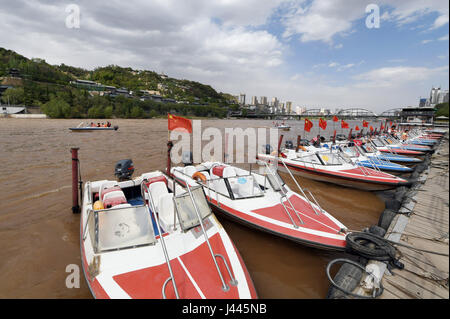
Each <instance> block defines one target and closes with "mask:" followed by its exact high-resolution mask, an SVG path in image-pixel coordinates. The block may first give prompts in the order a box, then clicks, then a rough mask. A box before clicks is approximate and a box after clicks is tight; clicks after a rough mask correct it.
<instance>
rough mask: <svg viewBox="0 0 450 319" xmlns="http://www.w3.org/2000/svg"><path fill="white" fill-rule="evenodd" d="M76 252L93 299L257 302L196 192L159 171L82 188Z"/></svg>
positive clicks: (199, 191)
mask: <svg viewBox="0 0 450 319" xmlns="http://www.w3.org/2000/svg"><path fill="white" fill-rule="evenodd" d="M83 189H84V192H83V203H82V212H81V223H80V246H81V256H82V265H83V270H84V274H85V277H86V281H87V283H88V285H89V288H90V290H91V292H92V294H93V296H94V297H95V298H120V299H126V298H137V299H144V298H145V299H159V298H164V299H166V298H183V299H200V298H201V299H205V298H214V299H218V298H227V299H230V298H231V299H235V298H246V299H248V298H256V297H257V295H256V291H255V287H254V285H253V283H252V280H251V278H250V275H249V273H248V271H247V268H246V266H245V264H244V262H243V260H242V258H241V256H240V255H239V252H238V251H237V249H236V248H235V246H234V244H233V242H232V240H231V239H230V237H229V236H228V234H227V233H226V232H225V229H224V228H223V227H222V226H221V224H220V223H219V222H218V221H217V219H216V217H215V216H214V214H213V213H212V212H211V210H210V208H209V206H208V202H207V200H206V198H205V194H204V192H203V189H202V188H201V187H198V186H197V187H194V186H193V187H191V188H187V189H186V188H182V187H180V186H179V185H176V184H175V183H174V182H173V180H172V179H171V178H170V177H168V176H167V175H165V174H163V173H162V172H159V171H155V172H151V173H146V174H142V175H141V176H139V177H137V178H135V179H133V180H131V179H130V180H125V181H120V182H117V181H108V180H100V181H94V182H87V183H85V185H84V188H83Z"/></svg>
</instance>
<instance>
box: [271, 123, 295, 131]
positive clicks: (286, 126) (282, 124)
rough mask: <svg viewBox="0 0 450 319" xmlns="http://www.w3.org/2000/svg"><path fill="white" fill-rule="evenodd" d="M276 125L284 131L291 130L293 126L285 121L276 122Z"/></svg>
mask: <svg viewBox="0 0 450 319" xmlns="http://www.w3.org/2000/svg"><path fill="white" fill-rule="evenodd" d="M274 126H275V128H277V129H279V130H283V131H289V130H290V129H291V127H290V126H289V125H287V124H286V123H284V122H283V123H281V124H279V123H275V124H274Z"/></svg>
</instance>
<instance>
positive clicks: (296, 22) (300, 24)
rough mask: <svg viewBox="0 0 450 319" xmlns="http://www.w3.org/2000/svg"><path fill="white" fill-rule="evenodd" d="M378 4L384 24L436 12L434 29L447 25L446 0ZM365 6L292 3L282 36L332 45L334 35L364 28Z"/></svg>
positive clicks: (340, 0) (319, 0)
mask: <svg viewBox="0 0 450 319" xmlns="http://www.w3.org/2000/svg"><path fill="white" fill-rule="evenodd" d="M377 4H378V5H379V6H380V8H381V11H380V14H381V17H380V18H381V27H383V26H382V24H383V21H388V20H389V21H394V22H396V23H397V24H398V25H399V26H402V25H406V24H410V23H412V22H415V21H417V20H418V19H419V18H421V17H423V16H424V15H427V14H430V13H433V12H435V13H436V12H437V13H438V14H439V16H438V18H436V20H435V21H434V24H433V26H432V27H433V28H439V27H441V26H443V25H445V24H447V23H448V1H447V0H430V1H422V0H381V1H378V2H377ZM366 5H367V3H366V2H364V1H360V0H313V1H312V2H305V1H301V2H300V3H298V2H292V3H291V6H290V8H289V9H288V10H287V13H286V16H285V18H284V21H283V23H284V25H285V27H286V30H285V32H284V34H283V36H284V37H292V36H294V35H297V36H298V37H299V39H300V41H302V42H309V41H323V42H326V43H332V42H333V39H334V38H335V37H336V36H345V35H347V34H349V33H351V32H354V27H355V25H356V23H359V24H361V26H364V25H365V18H366V17H367V15H368V14H367V13H366V12H365V9H366Z"/></svg>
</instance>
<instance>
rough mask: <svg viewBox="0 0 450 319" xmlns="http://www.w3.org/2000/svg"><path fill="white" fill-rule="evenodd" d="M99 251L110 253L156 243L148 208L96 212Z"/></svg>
mask: <svg viewBox="0 0 450 319" xmlns="http://www.w3.org/2000/svg"><path fill="white" fill-rule="evenodd" d="M95 221H96V233H97V240H96V242H97V245H96V246H97V250H98V251H110V250H117V249H125V248H133V247H137V246H143V245H150V244H153V243H155V242H156V239H155V234H154V231H153V226H152V222H151V219H150V214H149V211H148V209H147V207H146V206H133V207H124V208H117V209H115V208H112V209H107V210H100V211H95Z"/></svg>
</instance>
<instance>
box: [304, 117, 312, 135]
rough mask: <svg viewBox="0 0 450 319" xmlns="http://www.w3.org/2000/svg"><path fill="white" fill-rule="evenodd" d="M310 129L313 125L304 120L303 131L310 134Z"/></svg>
mask: <svg viewBox="0 0 450 319" xmlns="http://www.w3.org/2000/svg"><path fill="white" fill-rule="evenodd" d="M312 127H313V123H312V122H311V121H310V120H308V119H305V131H307V132H311V128H312Z"/></svg>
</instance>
